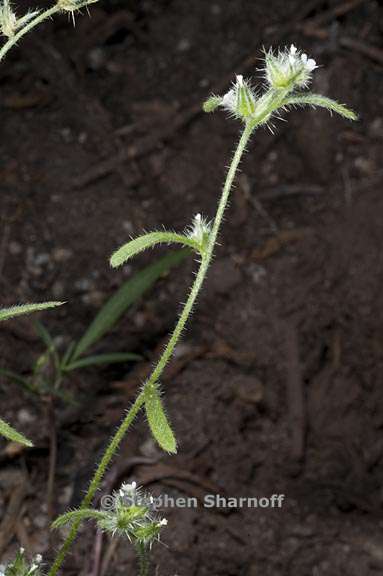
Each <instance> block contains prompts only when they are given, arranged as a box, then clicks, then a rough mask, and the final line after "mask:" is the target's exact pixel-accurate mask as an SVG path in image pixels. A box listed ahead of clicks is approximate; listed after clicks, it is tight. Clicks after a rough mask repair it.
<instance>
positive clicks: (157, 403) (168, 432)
mask: <svg viewBox="0 0 383 576" xmlns="http://www.w3.org/2000/svg"><path fill="white" fill-rule="evenodd" d="M145 410H146V415H147V418H148V423H149V427H150V430H151V431H152V434H153V436H154V438H155V439H156V441H157V442H158V444H159V445H160V446H161V448H162V449H163V450H165V451H166V452H171V453H172V454H175V453H176V452H177V442H176V439H175V436H174V434H173V430H172V429H171V427H170V424H169V421H168V418H167V416H166V414H165V410H164V407H163V405H162V401H161V398H160V394H159V391H158V389H157V387H156V386H150V387H148V388H147V389H146V398H145Z"/></svg>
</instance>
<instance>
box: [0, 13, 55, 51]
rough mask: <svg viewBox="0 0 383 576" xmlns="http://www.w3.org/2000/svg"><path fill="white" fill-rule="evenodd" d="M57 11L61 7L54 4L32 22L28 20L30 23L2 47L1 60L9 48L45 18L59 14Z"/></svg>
mask: <svg viewBox="0 0 383 576" xmlns="http://www.w3.org/2000/svg"><path fill="white" fill-rule="evenodd" d="M57 12H61V8H59V7H58V6H57V5H56V6H52V8H48V10H45V12H42V13H41V14H38V15H37V16H36V18H33V19H32V20H31V21H30V22H28V24H26V25H25V26H23V28H21V29H20V30H19V31H18V32H16V34H15V35H14V36H12V38H9V40H7V42H6V43H5V44H4V46H2V47H1V49H0V62H1V61H2V60H3V58H4V56H5V55H6V54H7V53H8V52H9V50H10V49H11V48H12V47H13V46H14V45H15V44H16V43H17V42H18V41H19V40H20V38H22V37H23V36H24V35H25V34H27V33H28V32H29V31H30V30H33V28H35V26H38V25H39V24H41V23H42V22H44V20H47V19H48V18H50V17H51V16H54V14H57Z"/></svg>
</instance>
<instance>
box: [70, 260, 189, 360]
mask: <svg viewBox="0 0 383 576" xmlns="http://www.w3.org/2000/svg"><path fill="white" fill-rule="evenodd" d="M188 254H190V251H189V250H178V251H177V252H174V253H171V254H167V255H166V256H164V257H163V258H161V259H159V260H157V262H155V263H154V264H151V265H150V266H148V267H147V268H144V269H143V270H141V271H139V272H137V273H136V274H135V275H134V276H133V277H132V278H131V279H130V280H128V281H127V282H125V284H123V285H122V286H121V288H120V289H119V290H118V291H117V292H116V293H115V294H114V295H113V296H112V297H111V298H110V299H109V300H108V301H107V303H106V304H105V305H104V306H103V307H102V308H101V310H100V312H99V313H98V314H97V316H96V317H95V319H94V320H93V322H92V323H91V324H90V326H89V327H88V329H87V330H86V332H85V334H84V335H83V337H82V338H81V340H80V341H79V342H78V344H77V346H76V348H75V351H74V353H73V355H72V358H71V362H72V363H73V362H74V361H75V360H77V358H78V357H79V356H81V355H82V354H84V352H86V350H88V348H90V347H91V346H93V344H95V343H96V342H98V341H99V340H100V339H101V338H102V337H103V336H104V335H105V334H106V333H107V332H108V331H109V330H111V328H113V326H114V325H115V324H116V323H117V322H118V320H119V319H120V318H121V316H122V315H123V314H124V312H126V310H127V309H128V308H129V306H131V305H132V304H134V303H135V302H137V300H139V298H140V297H141V296H142V295H143V294H144V293H145V292H146V291H147V290H149V288H151V287H152V286H153V284H154V283H155V282H156V280H158V278H160V277H161V276H162V275H163V274H165V273H166V272H168V271H169V270H170V269H171V268H172V267H173V266H176V265H177V264H179V263H180V262H182V260H184V258H185V257H186V256H187V255H188Z"/></svg>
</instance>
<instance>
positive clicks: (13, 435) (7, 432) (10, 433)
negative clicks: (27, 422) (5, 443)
mask: <svg viewBox="0 0 383 576" xmlns="http://www.w3.org/2000/svg"><path fill="white" fill-rule="evenodd" d="M0 434H1V435H2V436H4V437H5V438H7V439H8V440H12V442H18V443H19V444H24V446H33V444H32V442H31V441H30V440H28V438H26V437H25V436H24V434H21V433H20V432H18V431H17V430H15V429H14V428H13V427H12V426H11V425H10V424H7V422H5V421H4V420H3V419H2V418H0Z"/></svg>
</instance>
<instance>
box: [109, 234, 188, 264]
mask: <svg viewBox="0 0 383 576" xmlns="http://www.w3.org/2000/svg"><path fill="white" fill-rule="evenodd" d="M171 243H176V244H183V245H184V246H189V247H191V248H193V249H194V250H197V251H199V247H198V244H197V242H195V241H194V240H192V239H191V238H188V237H187V236H184V235H182V234H175V233H174V232H150V233H149V234H145V235H144V236H139V237H138V238H135V239H134V240H131V241H130V242H128V243H127V244H124V246H122V247H121V248H119V249H118V250H117V251H116V252H114V254H113V255H112V257H111V259H110V265H111V266H112V268H117V267H118V266H121V265H122V264H124V262H126V261H127V260H129V259H130V258H132V257H133V256H136V254H139V253H140V252H143V251H144V250H147V249H148V248H153V247H154V246H156V245H157V244H171Z"/></svg>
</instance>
